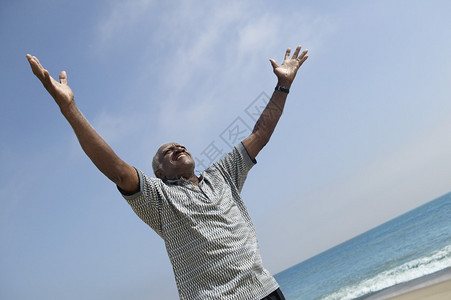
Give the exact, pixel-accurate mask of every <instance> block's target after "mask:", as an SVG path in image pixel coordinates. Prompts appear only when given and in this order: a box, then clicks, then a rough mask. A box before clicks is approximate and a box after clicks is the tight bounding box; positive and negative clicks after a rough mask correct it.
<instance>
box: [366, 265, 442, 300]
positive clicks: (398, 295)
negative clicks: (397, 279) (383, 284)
mask: <svg viewBox="0 0 451 300" xmlns="http://www.w3.org/2000/svg"><path fill="white" fill-rule="evenodd" d="M364 299H366V300H382V299H384V300H385V299H391V300H451V268H447V269H445V270H442V271H439V272H437V273H434V274H431V275H427V276H424V277H421V278H418V279H414V280H411V281H408V282H406V283H402V284H398V285H395V286H392V287H389V288H387V289H385V290H382V291H380V292H377V293H375V294H373V295H371V296H369V297H365V298H364Z"/></svg>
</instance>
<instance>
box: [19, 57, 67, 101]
mask: <svg viewBox="0 0 451 300" xmlns="http://www.w3.org/2000/svg"><path fill="white" fill-rule="evenodd" d="M27 59H28V62H29V63H30V66H31V70H32V71H33V73H34V75H36V77H37V78H38V79H39V80H40V81H41V82H42V84H43V85H44V87H45V89H46V90H47V92H49V94H50V95H51V96H52V97H53V99H55V102H56V103H57V104H58V105H59V106H60V108H63V107H65V106H68V105H69V104H71V103H73V102H74V93H73V92H72V90H71V88H70V87H69V85H68V84H67V75H66V72H65V71H62V72H61V73H60V76H59V80H60V81H59V82H58V81H56V80H55V79H53V77H52V76H50V74H49V72H48V71H47V70H46V69H44V67H43V66H42V65H41V63H40V62H39V60H38V59H37V57H36V56H32V55H30V54H27Z"/></svg>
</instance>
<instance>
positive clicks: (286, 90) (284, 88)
mask: <svg viewBox="0 0 451 300" xmlns="http://www.w3.org/2000/svg"><path fill="white" fill-rule="evenodd" d="M274 91H280V92H283V93H286V94H288V93H289V92H290V89H289V88H288V87H286V86H283V85H276V87H275V89H274Z"/></svg>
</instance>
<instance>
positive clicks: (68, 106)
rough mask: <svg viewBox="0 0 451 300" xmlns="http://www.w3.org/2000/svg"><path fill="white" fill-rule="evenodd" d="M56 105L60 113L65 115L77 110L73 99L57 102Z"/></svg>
mask: <svg viewBox="0 0 451 300" xmlns="http://www.w3.org/2000/svg"><path fill="white" fill-rule="evenodd" d="M58 106H59V108H60V111H61V113H62V114H63V115H64V116H66V117H67V116H68V115H70V114H73V113H74V112H75V111H77V110H78V108H77V106H76V105H75V101H74V100H72V101H70V102H69V103H63V104H59V105H58Z"/></svg>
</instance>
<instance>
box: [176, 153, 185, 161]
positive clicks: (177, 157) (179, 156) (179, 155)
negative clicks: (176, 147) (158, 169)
mask: <svg viewBox="0 0 451 300" xmlns="http://www.w3.org/2000/svg"><path fill="white" fill-rule="evenodd" d="M184 155H185V156H186V153H185V152H182V153H180V154H178V155H177V156H176V157H175V160H179V158H181V157H182V156H184Z"/></svg>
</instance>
